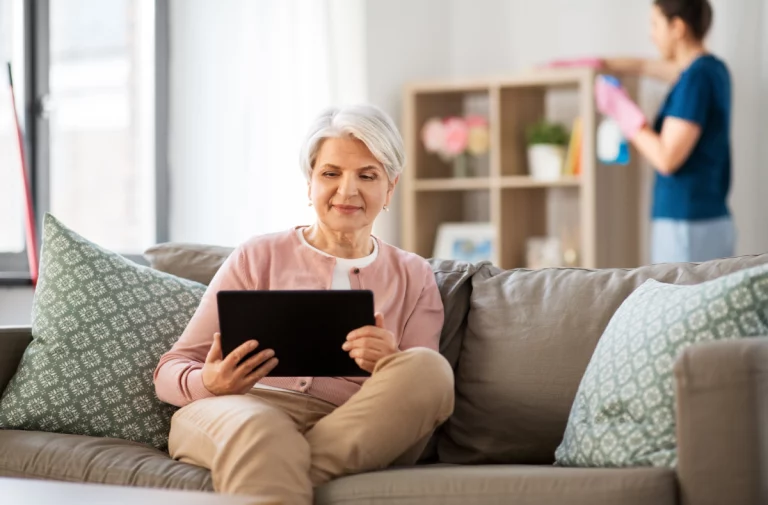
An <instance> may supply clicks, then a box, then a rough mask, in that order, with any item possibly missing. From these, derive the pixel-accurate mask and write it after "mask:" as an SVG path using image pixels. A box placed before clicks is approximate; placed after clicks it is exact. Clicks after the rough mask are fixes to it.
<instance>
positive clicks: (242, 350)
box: [203, 333, 277, 396]
mask: <svg viewBox="0 0 768 505" xmlns="http://www.w3.org/2000/svg"><path fill="white" fill-rule="evenodd" d="M258 346H259V343H258V342H257V341H255V340H249V341H248V342H245V343H244V344H241V345H240V346H238V347H237V348H236V349H235V350H234V351H232V352H231V353H229V355H227V357H226V358H224V357H223V353H222V350H221V335H220V334H219V333H214V335H213V345H212V346H211V349H210V350H209V351H208V356H207V357H206V358H205V365H203V385H204V386H205V389H207V390H208V391H210V392H211V393H213V394H215V395H216V396H222V395H236V394H245V393H247V392H248V391H250V389H251V388H252V387H253V385H254V384H256V383H257V382H259V381H260V380H261V379H263V378H264V377H266V376H267V374H268V373H269V372H271V371H272V370H273V369H274V368H275V367H276V366H277V358H274V357H273V356H274V355H275V353H274V351H272V349H265V350H263V351H261V352H260V353H258V354H256V355H254V356H251V357H250V358H248V359H247V360H246V361H244V362H243V363H240V360H241V359H243V358H244V357H245V356H246V355H247V354H248V353H250V352H251V351H253V350H254V349H256V348H257V347H258ZM238 363H240V364H239V365H238Z"/></svg>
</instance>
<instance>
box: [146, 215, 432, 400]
mask: <svg viewBox="0 0 768 505" xmlns="http://www.w3.org/2000/svg"><path fill="white" fill-rule="evenodd" d="M376 240H377V241H378V244H379V254H378V256H377V257H376V259H375V260H374V261H373V263H371V264H370V265H368V266H367V267H365V268H360V269H353V270H351V271H350V273H349V276H350V284H351V286H352V289H369V290H371V291H373V294H374V305H375V309H376V311H377V312H381V313H382V314H383V315H384V324H385V326H386V328H387V329H388V330H390V331H391V332H393V333H394V334H395V335H396V336H397V339H398V342H399V347H400V349H401V350H405V349H409V348H411V347H428V348H430V349H433V350H437V349H438V342H439V338H440V331H441V329H442V326H443V304H442V301H441V299H440V293H439V291H438V289H437V284H436V283H435V277H434V274H433V273H432V269H431V268H430V266H429V264H428V263H427V262H426V261H425V260H424V259H423V258H421V257H420V256H417V255H415V254H412V253H408V252H405V251H403V250H400V249H398V248H396V247H393V246H391V245H389V244H386V243H384V242H382V241H381V240H379V239H378V238H377V239H376ZM335 263H336V260H335V259H333V258H332V257H330V256H325V255H323V254H320V253H319V252H318V251H316V250H314V249H312V248H311V247H308V246H307V245H305V244H302V243H301V241H300V240H299V237H298V236H297V234H296V231H295V229H290V230H287V231H284V232H280V233H274V234H270V235H263V236H258V237H254V238H252V239H250V240H248V241H247V242H245V243H244V244H242V245H240V246H239V247H238V248H237V249H235V251H234V252H233V253H232V254H231V255H230V256H229V258H228V259H227V260H226V261H225V262H224V264H223V265H222V266H221V268H220V269H219V271H218V272H217V273H216V276H215V277H214V278H213V280H212V281H211V284H210V286H208V289H207V290H206V292H205V295H204V296H203V299H202V301H201V302H200V306H199V307H198V309H197V311H196V312H195V314H194V316H193V317H192V320H191V321H190V322H189V324H188V325H187V328H186V329H185V330H184V333H183V334H182V335H181V337H180V338H179V340H178V341H177V342H176V343H175V344H174V346H173V347H172V348H171V349H170V350H169V351H168V352H167V353H165V354H164V355H163V356H162V357H161V358H160V363H159V364H158V365H157V368H156V369H155V373H154V382H155V390H156V392H157V396H158V398H160V399H161V400H162V401H164V402H167V403H170V404H172V405H176V406H179V407H183V406H184V405H187V404H188V403H190V402H193V401H195V400H198V399H200V398H207V397H210V396H213V394H212V393H211V392H210V391H208V390H207V389H206V388H205V386H204V385H203V379H202V368H203V363H204V362H205V357H206V356H207V354H208V350H209V349H210V347H211V344H212V342H213V334H214V333H216V332H217V331H219V322H218V310H217V307H216V293H217V292H218V291H220V290H234V289H249V290H253V289H330V287H331V281H332V278H333V268H334V266H335ZM278 358H279V356H278ZM350 359H351V358H350ZM364 381H365V379H364V378H349V379H347V378H342V377H275V378H270V377H267V378H265V379H263V380H262V381H261V382H260V384H264V385H267V386H272V387H278V388H283V389H290V390H294V391H299V392H302V393H307V394H309V395H312V396H314V397H316V398H319V399H322V400H325V401H327V402H330V403H332V404H334V405H341V404H343V403H344V402H345V401H347V400H348V399H349V397H350V396H352V395H353V394H354V393H355V392H357V391H358V390H359V389H360V386H361V384H362V383H363V382H364Z"/></svg>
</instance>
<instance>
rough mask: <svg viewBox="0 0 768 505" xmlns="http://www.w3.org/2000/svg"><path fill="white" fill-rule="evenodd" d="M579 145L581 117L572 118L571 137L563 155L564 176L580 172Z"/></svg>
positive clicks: (575, 174)
mask: <svg viewBox="0 0 768 505" xmlns="http://www.w3.org/2000/svg"><path fill="white" fill-rule="evenodd" d="M581 146H582V125H581V118H580V117H577V118H576V119H574V120H573V127H572V128H571V139H570V141H569V142H568V151H567V154H566V156H565V167H564V170H563V174H564V175H566V176H572V177H575V176H578V175H580V174H581Z"/></svg>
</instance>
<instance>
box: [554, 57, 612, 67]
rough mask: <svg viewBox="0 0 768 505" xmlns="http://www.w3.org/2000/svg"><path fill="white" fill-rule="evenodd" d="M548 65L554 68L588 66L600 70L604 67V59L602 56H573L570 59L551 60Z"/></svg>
mask: <svg viewBox="0 0 768 505" xmlns="http://www.w3.org/2000/svg"><path fill="white" fill-rule="evenodd" d="M547 66H548V67H553V68H563V67H564V68H569V67H577V68H579V67H581V68H584V67H586V68H594V69H595V70H599V69H601V68H602V67H603V60H602V59H600V58H573V59H568V60H555V61H550V62H549V63H548V64H547Z"/></svg>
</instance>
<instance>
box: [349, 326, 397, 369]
mask: <svg viewBox="0 0 768 505" xmlns="http://www.w3.org/2000/svg"><path fill="white" fill-rule="evenodd" d="M341 348H342V349H344V350H345V351H347V352H349V357H350V358H352V359H354V360H355V363H357V366H359V367H360V368H362V369H363V370H365V371H366V372H371V373H373V369H374V367H376V363H378V362H379V360H380V359H382V358H386V357H387V356H390V355H392V354H395V353H397V352H400V350H399V349H398V348H397V341H396V340H395V335H394V333H392V332H391V331H389V330H387V329H385V328H384V316H383V315H381V314H380V313H378V312H377V313H376V326H363V327H362V328H358V329H357V330H354V331H352V332H350V333H349V335H347V341H346V342H344V345H342V346H341Z"/></svg>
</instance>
